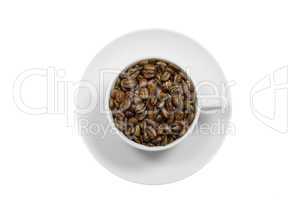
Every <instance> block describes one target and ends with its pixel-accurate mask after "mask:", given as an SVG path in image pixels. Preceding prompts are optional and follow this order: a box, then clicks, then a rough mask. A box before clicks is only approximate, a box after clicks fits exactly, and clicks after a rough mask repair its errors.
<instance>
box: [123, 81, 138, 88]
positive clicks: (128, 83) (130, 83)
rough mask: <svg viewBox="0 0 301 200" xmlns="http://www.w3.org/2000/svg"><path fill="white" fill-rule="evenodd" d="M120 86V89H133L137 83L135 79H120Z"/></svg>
mask: <svg viewBox="0 0 301 200" xmlns="http://www.w3.org/2000/svg"><path fill="white" fill-rule="evenodd" d="M120 84H121V87H122V88H124V89H125V90H127V89H132V88H134V87H135V86H136V85H137V82H136V80H135V79H122V80H121V82H120Z"/></svg>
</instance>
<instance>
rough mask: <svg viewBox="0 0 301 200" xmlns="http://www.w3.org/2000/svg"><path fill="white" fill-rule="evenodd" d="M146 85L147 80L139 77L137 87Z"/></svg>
mask: <svg viewBox="0 0 301 200" xmlns="http://www.w3.org/2000/svg"><path fill="white" fill-rule="evenodd" d="M146 86H147V80H146V79H141V80H140V81H139V87H140V88H143V87H146Z"/></svg>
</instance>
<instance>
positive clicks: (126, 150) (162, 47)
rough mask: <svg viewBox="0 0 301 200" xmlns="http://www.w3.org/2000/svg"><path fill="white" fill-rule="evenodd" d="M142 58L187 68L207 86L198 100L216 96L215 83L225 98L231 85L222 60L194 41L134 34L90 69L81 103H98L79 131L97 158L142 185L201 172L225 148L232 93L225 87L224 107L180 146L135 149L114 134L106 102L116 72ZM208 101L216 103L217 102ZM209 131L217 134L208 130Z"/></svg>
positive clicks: (159, 32)
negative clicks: (149, 150) (213, 87)
mask: <svg viewBox="0 0 301 200" xmlns="http://www.w3.org/2000/svg"><path fill="white" fill-rule="evenodd" d="M143 58H164V59H166V60H169V61H171V62H173V63H176V64H177V65H179V66H181V67H183V68H184V69H186V70H187V72H188V74H189V75H190V76H191V78H192V79H193V80H195V81H197V82H199V83H203V84H202V86H201V87H199V88H198V96H199V95H208V94H212V87H211V86H212V85H213V84H214V85H216V86H217V87H216V88H215V89H216V90H217V91H218V93H219V95H221V93H222V91H223V87H222V84H226V79H225V77H224V74H223V72H222V70H221V68H220V67H219V66H218V64H217V62H216V61H215V60H214V58H213V57H212V56H211V55H210V54H209V53H208V52H207V51H206V50H205V49H203V48H202V47H201V46H200V45H199V44H197V43H196V42H195V41H193V40H191V39H189V38H187V37H186V36H183V35H181V34H177V33H174V32H170V31H165V30H145V31H139V32H134V33H131V34H128V35H125V36H122V37H121V38H119V39H117V40H115V41H113V42H112V43H110V44H109V45H107V46H106V47H105V48H104V49H103V50H101V51H100V52H99V53H98V54H97V55H96V57H95V58H94V59H93V61H92V62H91V63H90V65H89V66H88V68H87V70H86V72H85V74H84V76H83V81H88V84H86V82H83V87H82V89H80V90H79V93H78V97H77V104H78V106H81V107H83V106H87V105H91V104H93V103H94V101H95V102H96V103H97V105H96V108H94V107H93V108H92V110H91V111H90V112H86V113H82V114H80V115H78V116H77V117H78V119H79V125H81V126H82V127H84V128H80V130H79V131H80V134H81V135H82V136H83V139H84V141H85V143H86V144H87V147H88V148H89V150H90V152H91V153H92V154H93V155H94V157H95V158H96V160H97V161H98V162H99V163H100V164H102V165H103V166H104V167H105V168H106V169H108V170H109V171H110V172H112V173H113V174H115V175H117V176H119V177H121V178H123V179H126V180H128V181H132V182H136V183H142V184H166V183H171V182H175V181H178V180H181V179H184V178H186V177H188V176H190V175H192V174H193V173H195V172H197V171H198V170H200V169H201V168H202V167H203V166H204V165H205V164H206V163H207V162H208V161H209V160H210V159H211V158H212V156H213V155H214V154H215V153H216V152H217V151H218V149H219V148H220V146H221V144H222V142H223V140H224V137H225V131H224V130H225V128H226V127H227V125H228V120H229V118H230V113H231V102H230V94H229V91H228V89H227V88H226V90H225V93H223V94H222V95H223V97H222V98H224V99H223V100H222V101H223V102H224V104H222V106H223V109H219V110H217V111H215V112H206V113H205V112H203V113H201V114H200V118H199V120H198V125H202V126H201V127H198V128H195V129H194V131H193V133H192V134H191V135H189V136H188V137H187V138H186V139H185V140H184V141H183V142H182V143H181V144H179V145H177V146H176V147H174V148H172V149H170V150H167V151H163V152H144V151H141V150H138V149H134V148H133V147H131V146H129V145H127V144H126V143H125V142H124V141H122V140H121V139H120V137H119V136H118V135H117V134H113V132H112V128H113V127H109V126H110V124H109V123H108V116H107V115H108V114H107V113H108V112H105V111H104V108H105V106H104V102H105V98H108V96H107V95H108V88H109V86H110V84H111V82H112V81H113V79H114V77H116V73H117V72H118V71H120V70H122V69H123V68H124V67H125V66H128V65H129V64H131V63H133V62H135V61H137V60H140V59H143ZM206 81H207V82H206ZM205 82H206V84H204V83H205ZM89 84H93V85H94V87H95V88H96V90H95V92H97V94H96V93H95V94H96V96H95V97H94V98H93V94H94V93H93V92H92V93H91V92H90V94H89V93H87V90H85V89H84V88H85V87H86V88H87V87H88V86H87V85H89ZM197 87H198V86H197ZM90 91H91V90H90ZM91 94H92V97H91ZM211 97H212V95H211ZM198 99H201V97H198ZM203 99H205V98H203ZM211 100H212V101H211ZM201 102H202V101H201ZM204 102H205V104H206V102H207V103H208V102H209V104H212V102H216V98H210V99H209V100H208V99H207V101H204ZM204 102H203V103H204ZM213 104H214V103H213ZM217 107H219V106H217ZM219 108H220V107H219ZM219 126H221V127H219ZM209 129H212V130H211V131H210V132H209Z"/></svg>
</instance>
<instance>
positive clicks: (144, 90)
mask: <svg viewBox="0 0 301 200" xmlns="http://www.w3.org/2000/svg"><path fill="white" fill-rule="evenodd" d="M139 96H140V97H141V99H147V98H148V90H147V88H141V89H140V90H139Z"/></svg>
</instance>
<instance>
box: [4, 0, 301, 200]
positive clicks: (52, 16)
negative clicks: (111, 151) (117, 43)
mask: <svg viewBox="0 0 301 200" xmlns="http://www.w3.org/2000/svg"><path fill="white" fill-rule="evenodd" d="M300 10H301V6H300V5H298V1H275V0H273V1H263V0H261V1H256V0H253V1H238V0H237V1H233V0H229V1H214V0H211V1H188V0H186V1H159V0H152V1H141V0H140V1H138V0H136V1H125V0H124V1H115V0H110V1H100V0H98V1H89V0H86V1H62V0H60V1H56V0H52V1H32V0H28V1H14V0H10V1H8V0H7V1H6V0H4V1H3V0H1V1H0V70H1V71H0V77H1V79H0V80H1V86H0V87H1V105H0V106H1V107H0V108H1V132H0V199H31V200H34V199H55V198H56V199H57V198H58V199H67V198H68V199H74V200H75V199H101V198H102V199H108V198H119V199H132V200H133V199H157V198H168V199H184V198H185V199H186V198H188V197H189V196H190V197H191V198H192V197H194V198H198V199H222V198H223V199H233V200H234V199H255V198H262V199H300V198H301V195H300V185H301V182H300V179H301V172H300V170H301V164H300V152H301V145H300V141H301V140H300V139H301V137H300V128H298V129H297V123H298V121H297V114H296V112H297V111H298V112H300V101H299V98H298V97H299V96H300V88H298V87H297V86H300V82H297V81H298V80H297V76H299V71H300V70H299V69H300V67H301V62H300V52H301V48H300V45H301V39H300V38H301V30H300V24H301V23H300V19H301V12H300ZM145 28H166V29H170V30H174V31H177V32H181V33H183V34H186V35H187V36H190V37H192V38H193V39H195V40H196V41H198V42H199V43H200V44H201V45H202V46H204V47H205V48H206V49H207V50H209V51H210V52H211V53H212V55H213V56H214V57H215V58H216V59H217V61H218V62H219V63H220V65H221V67H222V68H223V70H224V72H225V74H226V77H227V79H228V80H233V81H235V82H236V85H235V86H233V87H232V99H233V116H232V120H231V121H232V123H233V124H234V125H235V127H236V132H235V135H231V136H228V137H227V138H226V140H225V143H224V144H223V146H222V148H221V149H220V151H219V152H218V154H217V155H216V156H215V157H214V159H213V160H212V161H211V162H210V163H209V164H208V165H206V167H205V168H203V169H202V170H201V171H199V172H198V173H196V174H194V175H193V176H191V177H189V178H187V179H185V180H182V181H179V182H176V183H173V184H169V185H162V186H145V185H138V184H134V183H130V182H127V181H124V180H122V179H120V178H118V177H116V176H114V175H112V174H110V173H109V172H108V171H107V170H106V169H104V168H103V167H102V166H101V165H99V164H98V163H97V161H96V160H94V158H93V157H92V155H91V154H90V153H89V152H88V150H87V148H86V147H85V145H84V144H83V141H82V139H81V137H80V136H78V135H77V134H76V133H74V131H73V130H72V128H70V127H66V116H65V115H64V114H50V113H49V114H45V115H29V114H26V113H24V112H22V111H20V110H19V109H18V108H17V107H16V105H15V103H14V101H13V90H12V88H13V83H14V80H15V79H16V78H17V76H18V74H20V73H22V72H23V71H25V70H28V69H31V68H42V69H47V67H49V66H53V67H55V69H64V70H65V77H64V79H63V81H78V80H79V79H80V77H81V75H82V73H83V71H84V70H85V68H86V66H87V65H88V64H89V62H90V61H91V59H92V58H93V57H94V56H95V54H96V53H97V52H98V51H99V50H100V49H101V48H102V47H104V46H105V45H106V44H108V43H109V42H110V41H112V40H113V39H115V38H116V37H119V36H121V35H123V34H125V33H128V32H131V31H134V30H138V29H145ZM179 48H180V47H179ZM283 66H288V71H289V75H288V82H289V109H290V110H289V125H288V130H289V131H288V132H287V133H286V134H281V133H278V132H277V131H275V130H273V129H271V128H269V127H267V126H265V125H264V124H263V123H261V122H260V121H258V120H257V119H256V118H255V117H254V115H253V114H252V112H251V108H250V101H249V100H250V97H249V94H250V89H251V88H252V86H253V85H254V84H255V83H256V82H257V81H259V80H260V79H261V78H263V77H264V76H265V75H267V74H269V73H272V72H273V71H275V70H276V69H278V68H280V67H283ZM41 83H43V79H42V78H41V80H36V82H31V83H28V84H27V86H26V85H25V86H24V94H23V95H24V99H25V100H26V102H27V103H28V104H31V105H43V103H45V98H46V97H45V95H46V93H45V84H41ZM287 87H288V85H287ZM297 102H298V104H297ZM260 103H261V107H262V108H263V109H266V110H267V111H269V110H271V109H273V107H271V106H272V105H273V99H272V98H263V100H262V102H260ZM283 106H285V105H283Z"/></svg>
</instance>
